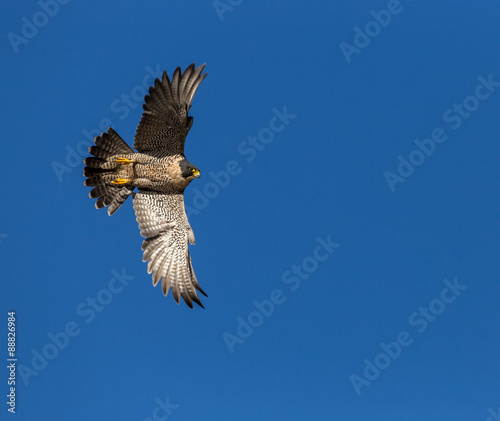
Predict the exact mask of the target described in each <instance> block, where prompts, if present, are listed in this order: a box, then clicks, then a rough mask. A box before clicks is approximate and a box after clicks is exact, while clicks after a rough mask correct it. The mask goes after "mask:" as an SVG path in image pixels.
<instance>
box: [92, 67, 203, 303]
mask: <svg viewBox="0 0 500 421" xmlns="http://www.w3.org/2000/svg"><path fill="white" fill-rule="evenodd" d="M204 67H205V65H202V66H199V67H197V68H196V69H195V67H194V64H191V65H190V66H189V67H188V68H187V69H186V70H185V71H184V73H182V74H181V70H180V68H177V69H176V70H175V72H174V75H173V77H172V81H170V80H169V78H168V76H167V73H166V72H163V77H162V79H161V80H159V79H156V80H155V82H154V87H151V88H149V95H146V98H145V104H144V113H143V114H142V118H141V121H140V122H139V126H138V127H137V131H136V134H135V138H134V148H135V149H136V150H137V151H138V153H135V152H134V150H133V149H132V148H130V146H128V145H127V143H126V142H125V141H124V140H123V139H122V138H121V137H120V136H119V135H118V134H117V133H116V132H115V131H114V130H113V129H112V128H109V129H108V132H107V133H102V134H101V136H98V137H96V138H95V140H94V143H95V146H92V147H91V148H89V152H90V153H91V155H93V156H91V157H88V158H86V159H85V160H84V163H85V165H86V167H85V168H84V170H83V174H84V175H85V177H87V179H86V180H85V183H84V184H85V185H86V186H89V187H93V189H92V190H91V191H90V194H89V196H90V197H91V198H97V201H96V208H98V209H100V208H103V207H105V206H109V208H108V214H109V215H112V214H113V213H114V212H116V210H117V209H118V208H119V207H120V206H121V205H122V204H123V203H124V202H125V200H126V199H127V197H128V196H129V195H130V194H132V192H133V191H134V189H135V188H138V189H139V191H138V192H137V193H134V194H133V201H134V210H135V213H136V217H137V222H138V223H139V229H140V230H141V235H142V236H143V237H145V238H146V239H145V240H144V242H143V243H142V249H143V250H144V255H143V261H147V260H149V263H148V273H152V274H153V275H152V276H153V285H155V286H156V285H157V284H158V282H159V281H160V279H161V287H162V291H163V294H165V295H167V293H168V291H169V289H171V290H172V295H173V296H174V299H175V301H176V302H177V303H179V301H180V297H182V298H183V299H184V301H185V302H186V304H187V305H188V306H189V307H191V308H192V307H193V301H194V302H195V303H197V304H199V305H200V306H202V307H203V305H202V304H201V302H200V300H199V298H198V294H197V293H196V290H198V291H200V292H201V293H202V294H204V295H205V296H206V294H205V292H204V291H203V290H202V289H201V287H200V285H199V284H198V281H197V279H196V276H195V274H194V270H193V264H192V262H191V256H190V254H189V248H188V243H191V244H194V242H195V240H194V234H193V230H192V229H191V226H190V225H189V222H188V219H187V216H186V212H185V210H184V189H185V188H186V187H187V186H188V185H189V183H190V182H191V181H192V180H194V179H195V178H198V177H199V176H200V171H199V169H198V168H197V167H196V166H194V165H193V164H191V163H189V162H188V161H187V160H186V157H185V156H184V142H185V139H186V136H187V134H188V132H189V129H190V128H191V126H192V124H193V118H192V117H190V116H189V115H188V112H189V109H190V108H191V102H192V100H193V97H194V94H195V93H196V90H197V89H198V86H199V85H200V83H201V81H202V80H203V79H204V78H205V77H206V75H207V74H206V73H205V74H203V75H202V74H201V73H202V71H203V68H204Z"/></svg>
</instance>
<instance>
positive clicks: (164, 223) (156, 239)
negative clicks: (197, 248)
mask: <svg viewBox="0 0 500 421" xmlns="http://www.w3.org/2000/svg"><path fill="white" fill-rule="evenodd" d="M134 210H135V214H136V217H137V222H138V223H139V229H140V230H141V235H142V236H143V237H146V239H145V240H144V242H143V243H142V249H143V250H144V255H143V258H142V260H143V261H144V262H145V261H147V260H149V263H148V273H151V272H152V273H153V285H154V286H156V284H157V283H158V282H159V280H160V279H161V280H162V281H161V288H162V291H163V294H164V295H167V293H168V290H169V289H171V290H172V295H173V296H174V299H175V301H176V302H177V303H179V301H180V297H182V298H183V299H184V301H185V302H186V304H187V305H188V306H189V307H191V308H192V307H193V301H194V302H195V303H197V304H199V305H200V306H201V307H203V305H202V304H201V302H200V299H199V298H198V294H197V293H196V289H197V290H198V291H200V292H201V293H202V294H203V295H205V296H206V294H205V292H204V291H203V290H202V289H201V287H200V285H199V284H198V281H197V280H196V276H195V274H194V270H193V264H192V262H191V256H190V255H189V247H188V243H189V242H190V243H192V244H194V235H193V231H192V230H191V227H190V225H189V222H188V220H187V216H186V212H185V211H184V195H183V194H165V193H159V192H154V191H139V192H138V193H136V194H135V195H134Z"/></svg>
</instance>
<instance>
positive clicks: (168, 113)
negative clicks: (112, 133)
mask: <svg viewBox="0 0 500 421" xmlns="http://www.w3.org/2000/svg"><path fill="white" fill-rule="evenodd" d="M204 67H205V65H204V64H202V65H201V66H199V67H197V68H196V69H195V68H194V64H191V65H190V66H189V67H188V68H187V69H186V70H185V71H184V73H183V74H182V75H181V69H180V67H178V68H177V69H176V70H175V72H174V75H173V77H172V81H170V80H169V78H168V76H167V72H163V77H162V80H161V81H160V80H159V79H156V80H155V83H154V87H151V88H149V95H146V97H145V101H146V103H145V104H144V106H143V108H144V113H143V114H142V118H141V121H140V122H139V126H138V127H137V131H136V133H135V138H134V148H135V149H136V150H137V151H138V152H141V153H147V154H150V155H155V156H165V155H173V154H183V153H184V141H185V140H186V136H187V134H188V132H189V129H190V128H191V126H192V124H193V118H192V117H189V116H188V111H189V109H190V108H191V101H192V100H193V97H194V94H195V93H196V90H197V89H198V86H199V85H200V83H201V81H202V80H203V79H204V78H205V76H207V73H205V74H204V75H202V74H201V72H202V71H203V69H204Z"/></svg>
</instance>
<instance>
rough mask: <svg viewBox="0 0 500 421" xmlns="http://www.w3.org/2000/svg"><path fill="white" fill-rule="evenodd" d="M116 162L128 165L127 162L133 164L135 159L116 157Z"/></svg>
mask: <svg viewBox="0 0 500 421" xmlns="http://www.w3.org/2000/svg"><path fill="white" fill-rule="evenodd" d="M116 162H118V163H120V164H122V165H128V164H133V163H134V162H135V161H133V160H131V159H127V158H116Z"/></svg>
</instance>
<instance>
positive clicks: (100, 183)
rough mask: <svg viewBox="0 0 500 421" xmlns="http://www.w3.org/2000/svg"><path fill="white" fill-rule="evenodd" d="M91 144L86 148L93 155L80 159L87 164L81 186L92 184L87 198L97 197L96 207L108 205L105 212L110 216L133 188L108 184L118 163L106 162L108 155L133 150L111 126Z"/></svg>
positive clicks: (121, 153) (115, 175)
mask: <svg viewBox="0 0 500 421" xmlns="http://www.w3.org/2000/svg"><path fill="white" fill-rule="evenodd" d="M94 143H95V146H91V147H90V148H89V152H90V154H91V155H93V156H90V157H88V158H85V159H84V161H83V162H84V164H85V165H86V167H85V168H84V169H83V175H84V176H85V177H87V179H86V180H85V182H84V185H85V186H88V187H94V188H93V189H92V190H91V191H90V193H89V197H90V198H92V199H97V201H96V203H95V206H96V208H97V209H101V208H104V207H105V206H109V208H108V214H109V215H112V214H113V213H115V212H116V211H117V209H118V208H119V207H120V206H121V205H122V204H123V203H124V202H125V200H126V199H127V197H128V196H129V195H130V194H131V193H132V191H133V190H134V188H133V187H130V186H119V185H114V184H111V181H113V180H115V179H116V178H117V171H118V170H119V169H120V167H121V165H120V164H119V163H117V162H116V161H113V160H111V161H108V158H110V157H112V156H114V155H129V154H133V153H134V150H133V149H132V148H131V147H130V146H128V145H127V143H126V142H125V141H124V140H123V139H122V138H121V137H120V136H119V135H118V133H116V132H115V131H114V130H113V129H112V128H111V127H110V128H109V129H108V132H107V133H102V134H101V136H97V137H96V138H95V140H94Z"/></svg>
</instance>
